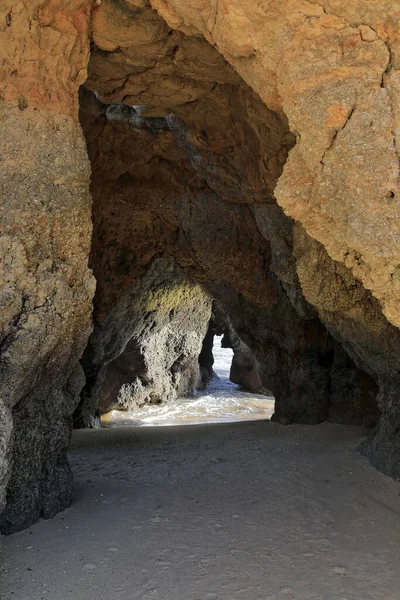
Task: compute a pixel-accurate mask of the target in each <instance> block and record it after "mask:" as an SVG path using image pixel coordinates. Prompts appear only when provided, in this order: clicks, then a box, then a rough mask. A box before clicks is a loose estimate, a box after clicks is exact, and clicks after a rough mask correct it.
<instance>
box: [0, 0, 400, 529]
mask: <svg viewBox="0 0 400 600" xmlns="http://www.w3.org/2000/svg"><path fill="white" fill-rule="evenodd" d="M397 8H398V7H395V6H394V5H393V2H392V1H391V0H384V1H382V2H380V3H379V6H378V3H374V4H372V3H371V2H369V1H368V0H357V2H354V3H345V2H342V1H341V0H319V1H318V2H314V1H311V0H284V2H278V1H273V2H256V1H255V0H248V1H246V2H243V3H239V2H236V1H234V0H225V1H222V0H220V1H212V0H207V1H205V2H203V3H202V8H201V9H199V8H198V6H197V3H196V2H195V0H168V2H164V1H163V0H99V1H96V2H95V1H92V0H73V1H72V2H65V1H64V0H51V1H46V2H45V1H44V0H35V1H34V2H32V3H30V6H27V3H25V2H22V1H21V2H20V1H19V0H18V1H17V2H14V1H12V2H11V0H5V1H3V3H2V5H1V6H0V47H1V50H2V55H3V60H2V62H1V64H0V72H1V83H0V100H1V101H0V115H1V117H0V118H1V123H2V135H1V139H0V172H1V180H2V188H1V194H2V235H1V238H0V240H1V241H0V243H1V250H2V258H1V275H2V284H1V300H2V311H1V342H0V344H1V346H0V347H1V354H0V364H1V385H2V394H1V396H0V440H1V445H0V448H1V454H0V515H1V516H0V529H1V531H2V532H3V533H5V534H10V533H14V532H17V531H21V530H24V529H26V528H28V527H30V526H31V525H32V524H34V523H36V522H37V521H38V520H39V519H41V518H44V519H49V518H51V517H54V516H55V515H57V514H58V513H59V512H60V511H62V510H63V509H65V508H66V507H68V506H69V505H70V504H71V501H72V496H73V478H72V473H71V468H70V465H69V463H68V458H67V452H68V447H69V444H70V440H71V434H72V431H73V430H78V429H83V430H88V429H91V430H97V429H98V428H99V427H100V419H101V416H102V415H103V414H105V413H107V412H109V411H110V410H112V409H113V408H118V409H120V410H131V409H132V408H135V407H142V406H145V405H147V404H159V403H168V402H171V401H173V400H175V399H176V398H178V397H190V396H191V395H192V394H193V393H194V392H195V390H197V389H199V388H200V387H201V386H204V385H207V382H208V381H209V379H210V378H211V377H212V374H213V370H212V341H213V336H214V335H215V332H216V331H218V332H219V335H221V334H223V335H224V339H225V342H226V344H227V346H229V347H230V348H232V350H233V353H234V358H233V363H232V368H231V380H232V381H233V382H234V383H235V384H237V385H239V386H242V387H243V389H246V390H249V391H250V392H254V393H266V394H273V396H274V398H275V409H274V414H273V416H272V421H273V423H274V424H276V426H277V427H278V426H279V427H280V426H282V427H284V426H288V427H287V429H286V430H285V431H287V434H286V433H285V435H288V436H290V431H291V429H290V427H291V426H295V425H296V424H297V425H302V426H318V427H324V425H323V424H324V423H331V424H336V425H340V426H347V427H358V428H363V431H364V433H363V437H362V440H361V441H360V444H359V445H358V451H359V452H360V453H361V455H362V456H363V457H364V458H363V459H362V460H364V461H365V464H368V462H367V461H369V463H370V464H371V465H372V466H373V467H374V468H375V469H377V470H378V471H380V472H381V473H383V474H384V475H386V476H389V477H390V478H392V479H393V480H395V481H400V401H399V389H400V387H399V386H400V332H399V327H400V320H399V314H400V311H399V307H398V303H400V295H399V290H400V285H399V272H400V271H399V269H400V245H399V239H400V238H399V231H398V228H399V223H400V219H399V217H400V204H399V156H398V145H399V119H400V100H399V98H400V91H399V86H400V66H399V65H400V63H399V60H400V59H399V56H400V53H399V47H400V46H399V33H398V13H399V10H397ZM321 424H322V425H321ZM311 430H312V431H314V430H315V431H317V430H318V428H317V429H314V428H311ZM318 431H320V430H318ZM77 435H81V434H77ZM82 435H83V434H82ZM110 435H111V434H110ZM262 435H265V436H268V431H264V430H262ZM310 435H314V434H310ZM315 435H318V434H315ZM328 437H329V436H328ZM82 439H83V438H82ZM85 439H86V438H85Z"/></svg>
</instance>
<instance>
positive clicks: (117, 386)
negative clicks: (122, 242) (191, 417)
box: [75, 259, 211, 426]
mask: <svg viewBox="0 0 400 600" xmlns="http://www.w3.org/2000/svg"><path fill="white" fill-rule="evenodd" d="M210 312H211V300H210V298H209V297H208V296H207V295H206V294H205V293H204V292H203V290H202V289H201V287H200V286H199V285H196V284H193V283H190V282H189V281H188V280H187V279H186V278H185V276H184V274H183V273H182V271H181V270H180V269H179V268H178V267H177V266H176V265H174V263H173V262H171V261H170V260H167V259H155V260H154V261H153V262H152V263H151V264H150V266H149V268H148V270H147V272H146V274H145V275H144V276H143V277H142V278H141V279H140V281H138V282H137V283H136V284H135V285H134V286H133V287H132V289H131V290H129V291H127V292H126V293H125V294H124V295H122V296H121V297H120V298H119V300H118V302H117V303H116V305H115V306H113V307H112V308H111V310H110V312H109V314H108V315H107V317H106V318H105V319H104V320H103V321H102V322H101V323H99V324H98V325H97V326H96V327H95V329H94V331H93V333H92V335H91V337H90V340H89V344H88V347H87V349H86V352H85V355H84V357H83V360H82V364H83V366H84V369H85V374H86V379H87V383H86V386H85V388H84V390H83V394H82V400H81V403H80V404H79V406H78V408H77V410H76V412H75V422H76V424H77V425H81V426H82V425H83V426H92V425H94V424H95V423H94V419H93V417H94V416H95V415H96V413H98V412H100V413H105V412H108V411H109V410H110V409H112V408H117V409H120V410H132V409H134V408H138V407H140V406H143V405H144V404H148V403H152V404H159V403H161V402H168V401H170V400H173V399H175V398H176V397H177V396H187V395H190V394H192V393H193V392H194V391H195V389H196V388H197V387H198V386H199V385H200V369H199V364H198V356H199V354H200V350H201V344H202V340H203V338H204V335H205V332H206V328H207V325H208V321H209V318H210Z"/></svg>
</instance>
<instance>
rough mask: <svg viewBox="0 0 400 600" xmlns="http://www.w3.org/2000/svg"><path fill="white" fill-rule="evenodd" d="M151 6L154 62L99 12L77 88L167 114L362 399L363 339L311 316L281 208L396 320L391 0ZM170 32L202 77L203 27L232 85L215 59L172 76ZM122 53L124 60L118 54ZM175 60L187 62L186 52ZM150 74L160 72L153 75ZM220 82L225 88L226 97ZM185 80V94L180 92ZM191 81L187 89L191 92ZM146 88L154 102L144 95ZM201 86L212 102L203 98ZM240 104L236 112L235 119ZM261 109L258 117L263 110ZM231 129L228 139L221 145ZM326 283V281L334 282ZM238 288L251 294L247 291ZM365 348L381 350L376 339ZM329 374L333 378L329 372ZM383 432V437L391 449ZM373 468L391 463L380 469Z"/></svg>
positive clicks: (367, 359) (367, 361) (116, 8)
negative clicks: (242, 206) (83, 83)
mask: <svg viewBox="0 0 400 600" xmlns="http://www.w3.org/2000/svg"><path fill="white" fill-rule="evenodd" d="M151 4H152V6H153V7H154V8H156V9H157V11H158V14H159V15H160V16H162V17H163V18H164V19H165V21H166V22H167V23H168V25H169V26H170V28H171V31H172V30H173V33H171V31H168V32H166V31H165V30H163V32H162V33H160V35H159V37H157V42H156V43H157V48H158V54H157V59H158V60H157V61H152V60H151V59H150V60H147V59H149V57H151V52H152V47H154V46H153V38H152V37H151V35H150V36H149V37H147V38H146V40H145V43H144V44H143V45H142V40H141V42H140V44H139V51H138V54H137V55H138V56H140V57H141V60H142V59H143V57H147V58H146V60H145V62H143V61H142V62H140V60H139V61H138V62H139V63H140V64H138V62H137V59H136V58H135V56H136V53H135V50H134V48H135V44H136V42H135V40H134V39H132V38H130V39H124V40H123V41H122V43H121V39H119V41H118V43H116V42H114V43H113V42H112V37H113V32H110V33H108V32H105V28H104V22H105V21H104V20H103V22H102V20H101V18H99V20H98V21H96V24H95V30H96V28H98V31H97V33H98V34H99V41H98V43H99V48H100V49H99V51H98V52H95V53H94V54H93V57H95V60H96V66H95V67H94V69H93V71H95V72H96V73H97V72H101V74H100V77H99V78H97V79H96V75H93V74H92V73H91V69H90V68H89V86H90V85H92V82H93V81H94V82H95V85H98V84H99V83H100V84H101V91H100V96H101V98H102V99H104V100H105V101H106V102H113V101H114V99H115V100H116V101H118V102H120V101H122V102H126V101H128V102H129V103H130V104H138V105H142V104H147V105H148V106H145V107H144V110H145V113H146V111H147V114H149V115H152V114H153V115H155V114H156V115H159V116H160V115H165V114H167V113H169V111H171V110H172V111H173V114H174V117H173V118H169V122H170V124H172V126H174V125H175V126H176V130H177V131H178V132H179V135H180V139H181V145H182V147H185V148H186V151H187V153H188V155H189V156H190V160H191V164H192V166H193V167H194V168H195V170H196V171H197V172H198V173H199V174H201V176H202V177H204V179H205V180H206V182H207V185H209V186H210V187H211V188H212V189H213V190H214V191H215V192H216V193H217V194H218V195H221V197H223V198H224V199H226V200H229V201H233V202H244V203H247V204H248V205H249V208H250V210H251V211H252V212H253V214H254V215H255V218H256V222H257V227H258V229H259V231H261V232H262V234H263V236H265V237H266V239H267V240H268V241H269V243H270V245H271V257H270V260H271V265H272V272H273V274H274V275H276V276H277V278H278V280H279V285H280V286H281V289H282V290H283V291H284V293H285V294H286V295H287V297H288V298H289V299H290V303H291V305H292V306H293V307H294V308H295V310H296V312H297V314H298V315H300V316H302V317H303V318H305V319H306V320H307V319H310V318H318V315H319V311H320V310H321V318H322V320H323V322H324V325H325V326H326V327H327V328H328V329H329V331H330V332H331V333H332V334H333V336H335V337H336V338H337V339H338V341H339V344H341V345H344V346H345V347H346V350H347V351H349V352H350V354H351V360H352V361H356V362H357V364H358V365H360V366H361V368H362V369H365V371H366V372H367V375H368V377H367V379H366V381H365V382H364V383H363V384H361V381H360V385H362V387H363V388H364V390H365V392H364V393H366V396H372V395H374V393H375V391H376V388H375V387H374V384H372V383H371V380H370V378H369V377H370V376H372V377H373V378H374V380H375V381H378V382H382V381H383V380H385V379H386V376H385V372H386V370H385V369H383V370H380V368H376V364H375V362H376V361H375V359H374V354H375V353H376V351H374V350H372V347H371V348H369V350H368V349H367V346H365V348H364V353H363V356H364V361H360V359H359V353H358V351H357V346H358V342H357V339H353V331H352V329H351V328H347V330H346V331H344V330H343V328H342V330H341V333H339V330H340V329H341V328H340V326H339V324H338V323H339V321H341V320H342V319H343V317H344V316H345V315H344V314H342V312H341V309H340V310H336V311H335V312H334V317H333V318H332V319H330V320H327V319H324V312H323V304H324V302H323V300H321V299H318V298H317V297H316V295H315V294H314V295H313V301H312V302H310V299H311V297H312V296H311V295H310V294H308V293H305V294H304V293H303V290H302V285H301V282H299V272H298V265H297V260H296V258H295V256H294V255H293V253H292V246H293V239H292V238H293V221H292V220H291V218H287V217H285V214H286V215H287V216H288V217H292V218H294V219H295V220H296V221H297V222H301V224H302V226H303V227H304V229H305V230H306V232H307V234H308V235H309V236H310V237H311V238H312V239H315V240H316V241H318V242H320V243H321V244H322V245H323V247H324V248H325V250H326V251H327V253H328V255H329V256H330V258H331V259H332V260H334V261H336V262H337V263H338V264H343V265H344V266H345V267H346V268H348V269H350V271H351V273H352V276H353V277H354V279H355V281H356V282H357V285H360V286H361V287H362V288H363V289H365V290H369V291H370V292H371V295H372V297H374V298H375V299H376V300H377V301H378V302H377V304H376V310H377V311H378V312H379V314H380V315H381V316H380V317H379V319H381V318H382V319H383V322H386V320H388V321H389V322H391V323H392V324H394V325H396V324H397V318H398V317H397V315H398V311H397V303H398V293H397V291H396V285H397V284H396V272H397V271H396V270H397V263H398V242H397V233H396V232H397V225H396V223H397V221H398V201H397V195H398V187H397V186H398V157H397V153H396V141H397V139H396V136H397V134H396V123H397V120H398V114H397V113H398V106H397V104H398V103H397V100H396V98H397V95H398V94H397V93H396V85H397V84H396V82H397V78H398V76H397V71H396V68H397V61H398V57H397V54H398V32H397V27H398V19H397V18H396V14H397V13H396V6H395V5H394V6H393V3H392V2H389V1H386V2H383V3H380V5H379V6H377V5H374V6H371V4H370V3H369V2H367V1H366V0H359V1H358V2H356V3H355V4H354V3H353V4H352V5H351V6H347V5H345V3H343V2H341V1H340V0H335V1H333V0H332V1H329V0H322V1H320V2H309V1H307V0H287V1H286V2H284V3H282V2H271V3H268V5H267V6H264V5H260V4H259V3H257V2H255V0H248V1H246V2H245V3H242V4H241V5H240V6H238V5H237V3H236V2H233V1H232V2H231V1H227V2H224V3H223V4H222V3H220V2H216V1H213V0H210V1H209V2H206V3H204V5H202V7H201V10H200V9H199V7H198V5H197V3H195V2H192V1H189V2H183V1H182V0H173V1H171V2H169V3H168V4H166V3H163V2H158V0H154V1H153V2H151ZM120 9H121V6H120V5H112V6H111V5H108V6H107V7H105V8H104V10H105V11H107V14H108V17H107V18H108V19H111V18H112V19H114V21H115V22H116V23H117V22H118V21H119V20H120V16H121V15H120ZM148 10H149V8H148V5H146V4H145V3H140V5H139V4H135V10H134V12H135V19H136V20H137V21H139V20H140V18H141V17H142V15H143V16H144V19H145V20H146V19H147V18H148V15H149V14H150V13H149V12H148ZM146 15H147V16H146ZM153 16H154V15H153ZM177 30H178V31H180V32H181V33H183V34H185V35H186V37H188V38H189V39H191V40H192V39H195V40H196V42H195V43H196V44H197V55H198V58H199V61H200V62H201V63H203V64H202V70H201V75H202V77H205V76H206V74H205V69H206V67H205V66H204V65H207V61H208V62H211V60H210V54H209V52H210V49H209V48H208V50H207V51H205V52H208V54H207V61H203V57H204V56H205V54H203V50H202V44H203V43H204V40H203V39H202V38H203V37H204V39H205V40H207V41H208V42H209V43H210V45H212V46H213V47H214V48H216V49H217V50H218V52H219V53H220V54H221V55H223V56H224V58H225V59H226V61H227V63H228V64H229V65H230V66H233V67H234V71H235V72H236V74H239V75H240V76H241V78H242V81H241V82H240V83H239V84H237V83H236V81H234V80H230V81H229V82H227V80H226V75H224V77H225V79H224V80H223V82H221V81H222V75H221V69H222V66H221V63H220V61H219V59H218V60H217V59H216V60H214V61H213V63H214V64H216V63H217V64H218V77H217V78H216V79H217V81H215V82H214V86H213V87H212V88H211V90H210V91H209V92H208V94H207V92H205V91H204V89H202V90H201V91H200V89H199V87H198V86H197V84H196V76H195V74H196V73H197V72H198V69H197V68H196V69H192V70H191V71H190V73H187V72H186V73H184V74H182V75H181V77H180V79H179V71H178V66H181V65H182V62H185V60H186V59H185V55H186V54H187V52H189V54H190V51H188V50H187V49H185V43H184V42H183V43H180V40H182V39H185V38H179V37H174V41H175V45H174V46H173V48H171V47H170V46H169V45H168V44H169V42H168V38H169V37H171V36H176V31H177ZM104 38H107V44H106V45H105V43H104ZM110 40H111V42H110ZM127 55H129V60H128V62H126V60H125V58H124V57H126V56H127ZM186 58H187V57H186ZM190 61H191V62H190ZM117 63H118V64H119V65H122V64H126V65H127V66H126V69H127V71H125V72H124V74H123V76H122V77H121V79H120V80H119V81H118V84H119V85H118V86H117V87H114V86H113V83H114V81H113V80H111V81H107V79H110V78H109V75H108V74H109V72H110V68H111V65H114V66H115V65H116V64H117ZM189 63H190V64H193V56H190V57H189ZM93 64H95V63H93ZM100 65H101V66H100ZM226 67H227V65H226V66H225V69H226ZM129 69H132V73H131V75H129V72H128V71H129ZM136 69H137V72H138V73H139V79H140V83H141V85H140V89H135V86H134V84H135V82H137V81H138V78H137V76H136V72H135V70H136ZM160 72H162V74H163V77H162V78H159V77H158V74H159V73H160ZM228 72H230V67H229V68H228ZM207 77H210V75H209V74H207ZM178 80H179V81H180V83H181V86H180V87H179V90H180V93H179V94H176V91H175V88H173V82H175V84H177V82H178ZM244 82H245V83H244ZM157 84H158V87H157V88H156V92H155V93H154V90H155V86H156V85H157ZM246 84H247V85H246ZM164 86H165V87H164ZM247 86H248V87H247ZM228 87H230V89H231V90H232V94H231V99H230V100H228V102H226V100H227V94H226V91H227V88H228ZM167 88H170V91H171V92H172V93H171V97H168V98H167V100H165V99H163V97H162V96H163V92H164V93H165V92H166V90H167ZM186 88H187V89H189V90H190V94H191V95H190V98H188V97H185V95H184V91H185V89H186ZM194 88H195V89H196V90H197V91H196V93H194V94H193V93H192V92H193V89H194ZM92 89H95V88H94V87H93V88H92ZM99 89H100V88H99ZM173 89H174V91H172V90H173ZM182 90H183V92H182ZM254 92H255V93H254ZM182 93H183V97H182ZM115 94H116V95H115ZM153 95H154V96H156V100H152V99H151V97H152V96H153ZM165 95H167V94H165ZM209 96H210V97H211V96H212V97H213V100H214V102H213V104H212V103H211V102H210V103H209V102H208V100H209V98H208V97H209ZM221 96H222V98H224V100H222V99H221ZM144 98H145V100H144ZM260 99H261V102H260ZM224 101H225V109H224V110H222V111H221V112H219V111H218V106H222V105H223V103H224ZM235 101H236V105H235ZM153 105H155V106H156V108H155V109H154V107H153ZM234 105H235V110H234V111H232V110H231V108H232V107H233V106H234ZM244 106H245V107H246V110H245V113H247V114H245V118H244V119H243V118H242V115H243V112H244V111H243V107H244ZM266 107H268V109H267V110H268V113H269V116H268V117H267V118H266V119H265V110H266ZM206 114H207V119H206V118H205V117H204V115H206ZM272 115H273V117H272ZM201 122H202V123H203V127H201V126H200V123H201ZM183 124H184V125H183ZM206 124H207V125H208V126H207V125H206ZM221 132H223V133H221ZM226 132H229V133H226ZM213 134H214V135H213ZM232 138H235V139H236V143H235V142H233V143H229V141H230V139H232ZM237 140H240V144H238V143H237ZM226 142H228V143H226ZM254 142H256V143H254ZM224 155H225V156H224ZM225 157H226V160H225ZM245 165H249V168H247V166H245ZM238 174H240V177H237V175H238ZM275 198H276V200H277V202H278V205H280V206H281V207H282V208H283V209H284V213H283V212H282V211H280V210H279V206H277V205H276V204H275ZM388 232H390V235H388ZM300 279H301V277H300ZM331 284H332V285H339V287H340V281H339V282H337V281H335V283H333V282H331ZM233 287H235V285H234V286H233ZM304 296H305V297H304ZM246 297H247V299H250V301H251V302H253V301H254V299H255V298H254V296H252V297H251V298H250V297H249V295H248V294H247V295H246ZM255 304H256V305H258V304H259V301H258V300H256V302H255ZM310 304H311V305H313V309H311V311H310V308H311V307H310ZM261 305H262V303H261ZM336 321H337V322H336ZM379 351H380V352H382V353H383V355H385V356H386V350H385V347H384V346H383V347H380V350H379ZM367 354H368V356H367ZM346 356H347V355H346V354H345V356H344V358H343V360H342V359H340V360H339V359H338V360H337V369H338V372H340V370H341V368H342V367H340V368H339V365H342V366H343V365H346V364H348V357H346ZM388 358H389V357H388ZM378 371H379V372H378ZM397 373H398V370H397V365H395V369H394V370H393V371H392V373H391V376H390V379H391V380H392V381H393V382H396V381H397ZM339 379H340V378H338V377H337V376H333V380H334V381H336V382H338V381H339ZM380 385H381V392H380V405H381V408H382V407H383V406H384V405H385V404H387V405H388V406H392V405H393V398H392V396H393V394H392V393H391V392H390V393H388V394H387V395H385V393H384V392H382V389H383V388H382V385H383V384H382V383H380ZM356 387H357V386H356ZM384 387H386V388H387V385H386V386H384ZM395 387H396V383H394V388H395ZM344 389H346V387H345V388H344ZM347 389H350V388H347ZM368 389H369V390H370V393H369V392H368ZM371 390H373V391H371ZM357 395H358V393H356V394H355V396H354V397H356V396H357ZM367 404H370V401H369V400H368V402H367ZM356 412H358V411H356ZM391 417H392V418H393V417H394V414H393V411H391ZM387 423H388V421H387ZM382 428H383V430H384V429H385V420H384V419H383V420H382V421H381V429H380V431H381V436H380V437H381V439H384V438H385V435H386V434H385V433H384V432H382ZM397 430H398V427H397V425H394V424H393V422H392V425H391V426H390V428H388V430H387V434H388V436H387V437H388V439H389V438H393V437H395V436H396V435H397V434H396V431H397ZM396 439H397V438H396ZM396 439H393V440H392V442H389V443H388V444H387V445H390V443H392V444H393V447H394V446H395V445H396V444H397V443H398V442H397V441H396ZM375 442H376V443H377V440H375ZM375 448H376V444H375ZM388 460H389V459H388ZM387 472H392V473H394V471H393V469H392V467H388V468H387Z"/></svg>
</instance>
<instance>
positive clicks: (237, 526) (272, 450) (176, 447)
mask: <svg viewBox="0 0 400 600" xmlns="http://www.w3.org/2000/svg"><path fill="white" fill-rule="evenodd" d="M364 434H365V432H364V431H363V430H359V429H355V428H350V427H342V426H336V425H328V424H323V425H320V426H316V427H307V426H299V425H296V426H287V427H284V426H280V425H278V424H276V423H271V422H268V421H265V422H263V421H257V422H247V423H233V424H226V425H209V426H191V427H179V428H173V427H166V428H163V427H157V428H151V427H146V428H115V429H103V430H81V431H75V432H74V434H73V442H72V447H71V451H70V460H71V464H72V467H73V471H74V474H75V481H76V494H75V499H74V502H73V505H72V506H71V507H70V508H69V509H68V510H66V511H64V512H63V513H61V514H59V515H57V516H56V517H55V518H54V519H52V520H50V521H41V522H39V523H38V524H36V525H34V526H33V527H31V528H30V529H28V530H27V531H23V532H21V533H18V534H15V535H13V536H10V537H3V538H2V546H3V547H2V572H1V588H0V590H1V591H0V596H1V598H2V600H44V599H48V600H69V599H71V600H72V599H73V600H133V599H135V600H136V599H138V600H139V599H140V600H161V599H162V600H277V599H282V600H284V599H288V598H289V599H297V600H399V598H400V560H399V557H400V550H399V549H400V518H399V517H400V484H399V483H395V482H393V481H392V480H390V479H388V478H386V477H384V476H383V475H381V474H379V473H378V472H377V471H375V470H374V469H372V467H370V466H369V465H368V463H367V462H366V461H365V460H364V459H363V458H362V457H361V456H359V455H358V453H357V452H356V451H355V447H356V446H357V444H358V442H359V440H360V439H361V437H362V436H363V435H364Z"/></svg>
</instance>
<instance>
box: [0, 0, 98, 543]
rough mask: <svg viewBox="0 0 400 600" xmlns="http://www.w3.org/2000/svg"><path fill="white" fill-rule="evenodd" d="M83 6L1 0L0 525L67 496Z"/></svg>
mask: <svg viewBox="0 0 400 600" xmlns="http://www.w3.org/2000/svg"><path fill="white" fill-rule="evenodd" d="M27 4H29V6H28V5H27ZM61 9H62V10H61ZM90 10H91V3H90V2H87V1H74V2H70V3H69V5H68V7H65V6H62V3H61V2H49V3H46V5H44V3H43V2H39V1H34V2H30V3H26V2H10V1H8V0H6V1H5V2H2V4H1V7H0V46H1V49H2V60H1V64H0V81H1V83H0V99H1V101H0V121H1V131H2V134H1V138H0V157H1V160H0V180H1V192H0V193H1V233H2V237H1V241H0V255H1V259H0V260H1V269H0V279H1V282H0V298H1V307H2V310H1V312H0V314H1V316H0V345H1V357H0V373H1V394H0V396H1V400H0V403H1V404H0V415H1V416H0V422H1V426H0V433H1V441H0V451H1V452H2V457H1V458H0V480H1V482H2V483H3V484H5V483H6V482H8V485H7V489H6V491H5V488H4V487H3V486H0V487H1V488H2V489H1V492H0V511H1V509H2V508H3V506H4V500H6V502H7V509H6V511H5V512H4V513H3V516H2V517H1V519H0V523H1V524H0V527H1V528H2V529H3V530H4V531H6V532H10V531H13V530H14V529H18V528H21V527H23V526H27V525H29V524H30V523H31V522H33V521H35V520H36V519H37V518H39V516H50V515H52V514H54V513H55V512H56V511H57V510H60V509H61V508H63V507H65V506H66V505H67V504H68V502H69V501H70V498H71V494H72V483H71V477H70V471H69V467H68V465H67V460H66V450H67V446H68V441H69V435H70V428H71V424H70V421H71V416H72V412H73V409H74V407H75V404H76V402H77V401H78V398H79V391H80V387H81V386H82V385H83V378H82V376H81V371H80V370H79V364H78V363H79V358H80V357H81V355H82V352H83V350H84V348H85V346H86V343H87V339H88V336H89V334H90V331H91V312H92V305H91V301H92V297H93V293H94V288H95V283H94V279H93V277H92V275H91V272H90V271H89V269H88V266H87V262H88V255H89V249H90V241H91V229H92V227H91V199H90V194H89V174H90V167H89V162H88V159H87V154H86V148H85V143H84V139H83V136H82V132H81V130H80V127H79V123H78V119H77V117H78V114H77V108H78V98H77V91H78V87H79V85H80V83H82V82H83V81H84V80H85V77H86V65H87V59H88V54H89V40H88V28H89V19H90ZM55 48H56V50H54V49H55ZM11 416H12V420H11ZM11 423H12V430H11Z"/></svg>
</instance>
